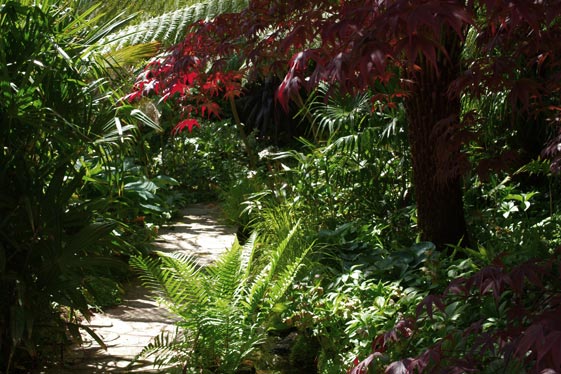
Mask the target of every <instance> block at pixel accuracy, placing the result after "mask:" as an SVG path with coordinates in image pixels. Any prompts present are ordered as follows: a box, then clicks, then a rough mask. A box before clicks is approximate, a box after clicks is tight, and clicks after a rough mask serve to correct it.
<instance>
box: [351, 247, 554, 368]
mask: <svg viewBox="0 0 561 374" xmlns="http://www.w3.org/2000/svg"><path fill="white" fill-rule="evenodd" d="M560 255H561V248H559V249H558V250H557V254H555V255H553V256H551V258H547V259H534V260H530V261H526V262H524V263H522V264H520V265H517V266H515V267H513V268H512V269H509V268H508V267H507V266H505V265H504V264H503V263H502V261H501V260H500V259H497V260H496V261H495V262H494V264H492V265H490V266H487V267H485V268H483V269H481V270H480V271H479V272H477V273H475V274H474V275H473V276H471V277H468V278H459V279H456V280H454V281H452V282H451V283H450V285H449V286H448V287H447V289H446V290H445V292H444V293H443V294H440V295H429V296H428V297H426V298H425V299H424V300H423V301H422V302H421V303H420V304H419V306H418V307H417V315H416V317H415V321H416V322H417V323H413V320H412V319H411V318H408V319H404V320H402V321H400V322H398V323H397V324H396V326H395V327H394V329H392V330H390V332H387V333H384V334H380V335H379V336H378V337H377V338H376V339H374V341H373V343H372V349H373V354H372V355H371V356H369V357H368V358H367V359H366V360H365V361H362V362H355V365H354V366H355V367H354V369H353V370H352V371H350V373H351V374H362V373H365V372H367V371H366V368H367V367H368V365H370V363H372V362H373V361H374V359H375V358H378V357H382V356H383V354H385V353H386V352H387V351H389V350H391V345H390V344H391V343H394V342H397V341H401V340H404V339H411V338H412V337H414V336H415V334H417V333H419V332H420V329H421V327H420V326H421V325H422V323H421V322H423V320H424V318H428V319H430V320H432V319H433V313H434V311H433V305H434V306H436V307H437V308H438V310H439V311H440V312H441V313H443V314H444V310H445V307H446V305H449V304H450V303H453V302H455V301H457V300H458V297H459V300H461V301H462V302H464V303H469V304H470V305H471V307H470V308H468V310H469V311H470V312H473V311H475V313H477V310H478V305H479V303H482V302H483V301H482V300H483V298H484V296H485V295H488V294H491V295H492V296H493V298H494V300H495V303H496V305H497V307H498V306H499V303H500V301H501V299H502V298H504V297H509V298H510V299H509V300H510V301H509V303H508V306H507V308H506V311H505V314H504V316H502V318H503V319H504V321H503V322H504V323H503V324H502V326H504V327H500V328H495V329H488V328H487V329H486V330H485V331H484V330H483V327H482V322H483V321H482V320H480V321H477V322H475V323H472V324H471V325H470V326H469V327H467V328H465V329H464V330H463V332H462V334H461V337H460V339H461V341H458V335H457V334H454V333H450V334H448V335H446V336H445V337H444V338H443V339H441V340H440V341H438V342H437V343H435V344H434V345H432V346H430V347H428V349H426V350H425V351H424V352H423V353H421V354H420V355H419V356H417V357H413V358H411V357H409V358H405V359H401V360H398V361H396V362H393V363H391V364H390V365H389V366H388V367H387V368H386V371H385V372H386V373H424V372H430V373H470V372H479V371H480V370H481V369H483V368H485V365H486V363H487V361H486V360H489V359H490V358H499V357H503V359H504V360H505V361H508V360H511V359H516V360H518V361H519V362H521V363H523V364H524V365H525V366H524V367H525V368H526V369H527V370H529V371H528V372H530V373H547V372H551V373H558V372H561V318H560V316H561V271H560V270H561V257H560ZM509 295H511V296H509ZM423 310H426V312H423ZM425 315H426V317H424V316H425ZM476 316H477V314H476ZM481 317H482V318H483V317H485V316H484V315H481ZM403 326H408V333H407V334H397V333H396V332H397V331H400V330H402V329H403ZM447 341H450V342H451V343H453V345H457V346H465V347H467V348H463V349H462V352H457V353H456V354H457V356H456V354H455V353H454V351H450V350H449V349H448V350H445V349H443V345H444V344H445V343H446V342H447Z"/></svg>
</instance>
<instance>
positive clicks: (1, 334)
mask: <svg viewBox="0 0 561 374" xmlns="http://www.w3.org/2000/svg"><path fill="white" fill-rule="evenodd" d="M95 9H96V7H92V8H90V9H88V10H86V11H85V12H84V13H78V12H76V11H75V10H74V9H72V8H65V7H59V6H58V5H57V4H51V3H50V2H49V1H45V2H43V3H41V4H40V5H29V6H27V5H24V4H22V3H20V2H15V1H5V2H2V4H1V5H0V27H1V28H2V30H3V31H2V33H1V35H0V98H1V99H0V124H1V126H0V217H1V218H0V237H1V240H0V371H3V372H6V373H8V372H11V371H12V370H13V368H14V366H15V364H16V363H17V365H18V367H26V366H30V365H33V364H34V363H36V361H38V360H40V359H42V358H43V355H44V354H46V353H47V352H48V351H49V350H51V349H52V348H54V347H55V346H59V345H60V344H63V343H66V342H67V340H68V337H72V338H75V339H77V340H79V339H80V333H79V328H80V323H79V322H80V318H81V317H80V313H78V312H81V314H82V315H84V316H87V315H88V314H89V309H90V307H91V306H92V305H104V304H107V303H109V302H110V301H109V300H108V298H107V295H104V294H101V293H100V292H96V285H99V284H105V285H106V286H107V287H106V289H107V290H111V292H116V293H115V294H114V297H115V298H117V297H118V292H119V291H118V286H117V284H116V283H113V280H116V279H119V278H122V277H123V274H126V269H127V264H126V262H124V261H122V260H120V259H119V258H118V257H123V256H128V255H129V254H131V253H134V252H136V249H135V248H134V246H133V245H131V240H130V238H131V236H130V235H131V232H132V231H134V230H132V228H131V227H130V226H129V225H127V224H125V223H123V222H122V221H120V220H119V219H120V218H122V216H118V215H114V214H113V213H114V210H113V205H112V198H113V196H117V195H118V192H117V191H118V190H117V188H116V187H117V186H118V184H119V183H120V182H119V181H118V177H119V176H118V175H117V174H116V173H111V172H110V171H111V168H112V166H111V161H112V160H116V159H119V158H121V159H123V157H124V155H126V154H127V153H128V152H131V149H132V148H131V145H132V144H133V141H134V140H135V139H136V134H137V126H135V123H142V124H143V125H144V126H145V127H151V128H152V129H154V130H157V129H158V128H157V126H156V125H155V124H154V123H153V122H150V121H149V120H148V119H147V118H145V116H143V115H142V114H141V113H140V112H139V111H136V110H134V109H133V108H131V107H129V106H121V107H120V108H118V109H115V108H114V107H113V102H114V101H115V99H116V96H117V95H118V93H117V92H115V91H113V90H112V88H110V87H109V83H110V79H113V80H111V83H112V84H114V85H116V86H117V85H118V81H117V77H116V75H115V74H114V73H115V71H114V70H112V69H110V68H109V67H110V66H111V64H109V63H107V61H106V60H104V59H103V57H102V55H101V54H100V53H99V49H100V45H99V44H97V43H98V42H99V40H100V39H101V38H103V37H104V36H105V35H106V34H107V33H108V32H110V31H111V30H112V29H113V27H112V26H111V25H109V24H98V23H96V22H97V21H98V20H99V18H97V17H95V16H93V13H94V11H95ZM94 25H95V26H96V27H94ZM108 69H109V70H108ZM110 77H112V78H110ZM115 88H118V87H113V89H115ZM102 171H105V172H109V173H107V174H106V176H105V177H104V178H99V176H100V173H102ZM96 190H105V191H106V193H105V194H103V195H102V196H100V195H99V194H96V193H93V192H92V191H96ZM112 195H113V196H112ZM100 282H101V283H100ZM109 298H113V297H109ZM89 332H91V330H89ZM94 338H96V339H98V337H94Z"/></svg>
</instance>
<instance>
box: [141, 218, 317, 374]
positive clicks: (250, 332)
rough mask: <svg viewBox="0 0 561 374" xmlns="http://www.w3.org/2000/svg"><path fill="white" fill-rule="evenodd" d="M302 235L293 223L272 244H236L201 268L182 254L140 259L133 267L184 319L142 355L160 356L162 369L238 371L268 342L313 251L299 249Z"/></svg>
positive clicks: (164, 301)
mask: <svg viewBox="0 0 561 374" xmlns="http://www.w3.org/2000/svg"><path fill="white" fill-rule="evenodd" d="M298 229H299V226H298V225H296V226H295V227H294V228H293V229H292V230H291V231H290V233H289V234H288V235H287V237H286V238H285V239H284V240H283V241H282V242H281V243H279V244H278V245H273V246H271V245H268V244H266V243H263V242H260V241H259V238H258V237H257V236H252V238H251V240H250V241H249V242H248V243H247V244H246V245H245V246H241V245H240V244H239V243H238V242H237V241H236V242H234V244H233V245H232V247H231V248H230V249H229V250H228V251H226V252H225V253H224V254H223V255H222V256H221V257H220V258H219V259H218V260H217V261H215V262H214V263H213V264H211V265H209V266H208V267H204V268H201V267H199V265H198V264H197V262H196V260H195V259H194V258H193V257H189V256H186V255H181V254H169V253H162V252H157V254H158V257H157V258H142V257H135V258H134V259H133V260H132V265H133V266H134V267H136V268H137V269H139V270H141V272H142V275H141V277H142V280H143V281H144V283H145V284H146V285H147V286H148V287H150V288H152V289H156V290H157V291H158V294H157V295H158V298H159V300H160V301H162V302H163V304H164V305H166V306H168V307H169V309H170V310H171V311H172V312H173V313H175V314H177V315H178V316H179V317H180V321H179V322H178V323H177V326H178V331H177V332H176V333H175V334H170V333H165V334H163V335H160V336H158V337H156V338H155V339H154V341H153V342H152V343H151V344H150V345H149V346H147V347H146V348H145V350H144V351H143V353H142V355H143V356H148V355H155V357H156V360H155V363H156V364H157V365H174V366H177V367H182V368H183V369H182V370H183V372H187V373H195V372H197V373H199V372H210V371H212V372H215V373H232V372H234V371H235V370H236V369H237V368H238V366H239V365H240V364H241V362H242V360H243V359H244V358H247V356H248V355H250V354H251V353H252V352H253V351H254V350H255V349H256V347H257V346H258V345H259V344H260V343H261V342H263V339H264V338H265V336H266V335H265V334H266V332H265V328H264V323H265V321H266V320H267V318H268V316H269V313H270V312H271V308H272V307H273V306H274V305H275V304H276V303H277V302H278V301H279V300H280V298H282V297H283V295H284V293H285V291H286V289H287V288H288V286H289V285H290V284H291V283H292V280H293V278H294V277H295V275H296V274H297V272H298V270H299V269H300V267H301V265H302V262H303V260H304V258H305V256H306V254H307V252H308V251H309V250H310V248H311V246H307V247H301V248H298V249H296V248H294V246H293V245H292V244H293V243H292V241H293V240H294V239H293V238H295V237H296V236H297V234H296V233H297V231H298ZM257 252H260V253H259V254H257ZM261 256H264V257H266V258H267V259H268V263H267V265H266V266H263V265H262V264H261V263H260V262H259V261H257V260H258V258H259V257H261ZM174 353H175V355H174ZM201 370H202V371H201Z"/></svg>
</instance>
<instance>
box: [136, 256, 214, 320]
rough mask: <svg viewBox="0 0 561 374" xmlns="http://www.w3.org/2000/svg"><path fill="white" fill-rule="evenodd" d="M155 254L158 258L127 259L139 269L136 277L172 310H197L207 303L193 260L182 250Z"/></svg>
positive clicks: (202, 283)
mask: <svg viewBox="0 0 561 374" xmlns="http://www.w3.org/2000/svg"><path fill="white" fill-rule="evenodd" d="M156 253H157V254H158V256H159V257H158V259H151V258H141V257H134V258H132V259H131V265H132V266H133V267H136V268H138V269H140V270H142V274H141V275H140V279H141V280H142V281H143V283H144V284H145V285H146V286H147V287H148V288H150V289H152V290H154V291H156V293H157V295H158V296H159V301H160V302H161V303H163V304H165V305H166V306H167V307H168V308H169V309H170V310H171V311H172V312H174V313H176V314H179V315H183V314H184V313H185V312H187V313H189V314H190V313H197V311H199V310H200V309H201V307H203V306H204V305H205V304H206V303H207V302H208V296H207V287H206V283H205V281H204V279H203V277H202V275H201V274H200V268H199V267H198V265H197V263H196V261H195V260H194V259H193V257H192V256H189V255H186V254H183V253H164V252H156Z"/></svg>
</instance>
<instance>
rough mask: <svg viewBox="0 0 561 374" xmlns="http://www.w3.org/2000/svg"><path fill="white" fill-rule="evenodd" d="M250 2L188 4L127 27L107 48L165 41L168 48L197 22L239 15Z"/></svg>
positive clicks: (223, 0)
mask: <svg viewBox="0 0 561 374" xmlns="http://www.w3.org/2000/svg"><path fill="white" fill-rule="evenodd" d="M248 4H249V1H248V0H208V1H205V2H200V3H197V4H192V5H188V6H186V7H183V8H181V9H177V10H174V11H172V12H168V13H165V14H162V15H161V16H158V17H154V18H151V19H148V20H146V21H143V22H141V23H139V24H137V25H131V26H129V27H126V28H124V29H122V30H120V31H118V32H116V33H114V34H112V35H111V36H110V38H108V39H107V46H108V47H109V48H110V49H113V50H119V49H121V48H124V47H126V46H130V45H137V44H145V43H150V42H155V41H157V42H161V43H162V44H164V45H171V44H175V43H178V42H179V41H180V40H181V39H182V38H183V37H184V35H185V30H186V29H187V27H188V26H190V25H192V24H194V23H195V22H197V21H200V20H205V19H212V18H214V17H216V16H218V15H220V14H224V13H237V12H240V11H241V10H243V9H245V8H246V7H247V6H248Z"/></svg>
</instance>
